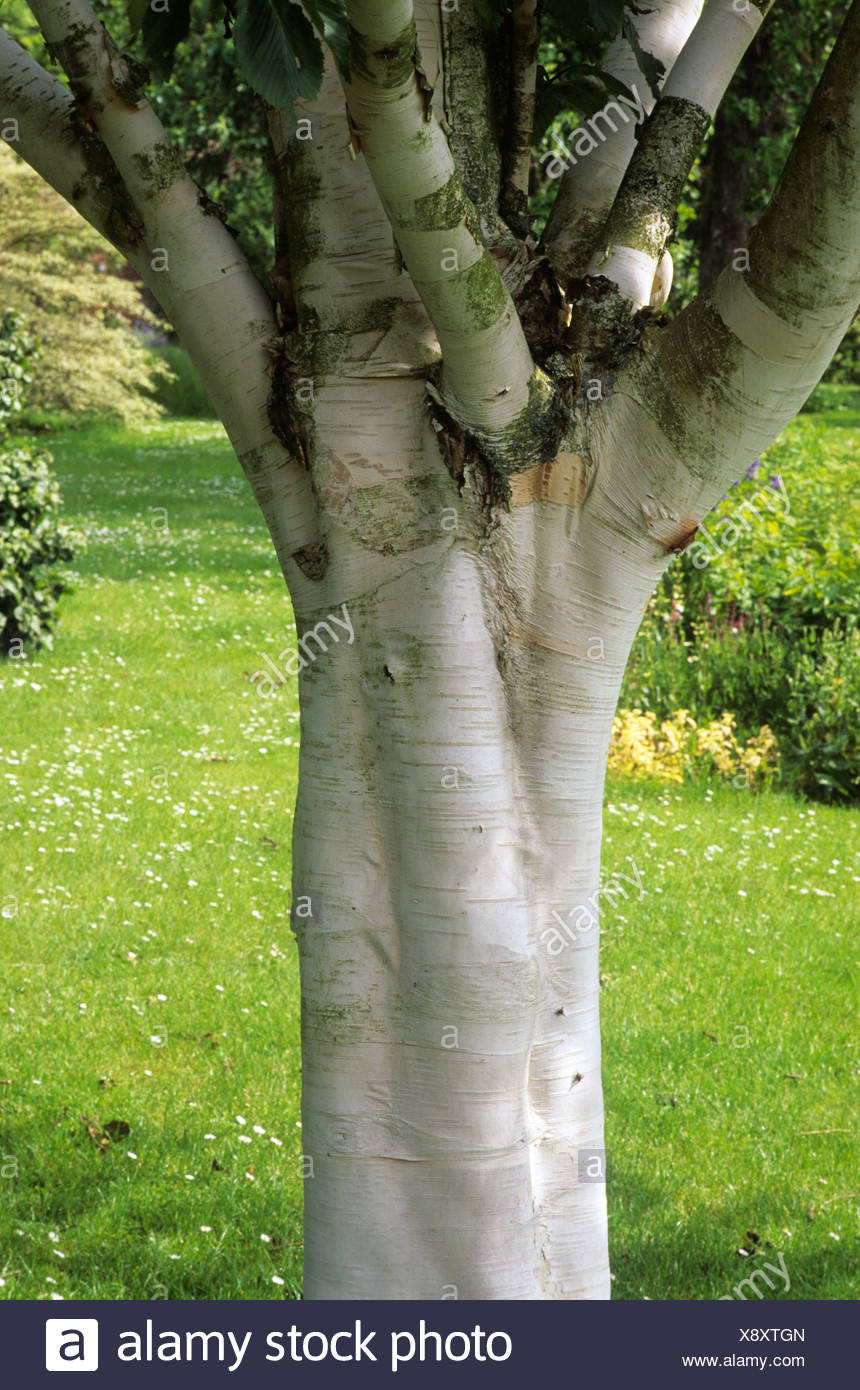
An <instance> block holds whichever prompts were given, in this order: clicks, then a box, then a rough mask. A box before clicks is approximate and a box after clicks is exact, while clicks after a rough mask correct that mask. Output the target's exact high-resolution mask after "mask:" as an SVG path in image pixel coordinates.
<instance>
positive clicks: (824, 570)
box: [620, 387, 860, 799]
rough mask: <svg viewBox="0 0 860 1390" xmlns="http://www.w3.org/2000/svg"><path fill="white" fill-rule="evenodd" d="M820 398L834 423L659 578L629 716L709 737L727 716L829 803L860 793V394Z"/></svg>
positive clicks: (726, 512)
mask: <svg viewBox="0 0 860 1390" xmlns="http://www.w3.org/2000/svg"><path fill="white" fill-rule="evenodd" d="M819 391H821V392H822V393H823V395H822V405H823V407H824V408H825V409H827V410H828V411H829V412H830V418H829V419H828V420H827V421H825V420H824V419H823V418H822V417H821V416H817V415H806V416H804V417H802V418H799V419H798V420H796V421H795V422H794V423H793V424H792V425H791V426H790V427H789V429H788V430H787V431H786V432H785V434H784V435H783V436H782V438H781V439H780V440H779V441H778V443H777V444H775V445H774V446H773V447H772V448H771V449H769V450H768V452H767V454H766V456H765V458H764V459H763V460H762V461H761V463H755V464H751V465H750V467H749V469H748V470H747V475H746V476H745V477H744V478H742V479H741V480H740V482H739V483H737V484H735V485H734V486H733V487H732V488H730V489H729V490H728V493H727V495H726V497H725V498H724V499H723V500H722V501H721V502H720V503H719V505H718V506H717V507H715V508H714V510H713V511H712V513H711V514H710V515H709V516H708V517H707V518H706V520H705V524H704V526H703V527H701V528H700V530H699V533H698V535H697V537H696V540H695V542H694V544H693V545H692V546H690V547H689V549H688V550H687V551H685V552H684V555H683V557H682V558H681V559H679V560H678V561H677V562H676V563H675V564H674V565H673V566H672V568H671V569H670V570H669V571H667V573H666V574H665V575H664V576H663V579H662V580H661V583H660V585H659V587H658V589H657V592H656V593H655V595H654V598H653V599H652V600H651V603H650V604H649V608H648V611H647V613H646V616H645V620H644V621H643V624H642V627H641V628H640V631H639V634H638V636H637V639H636V642H635V645H634V648H633V652H632V653H631V658H630V662H629V665H628V669H627V672H626V673H625V678H624V684H623V686H622V690H621V698H620V704H621V706H622V707H627V708H630V707H639V708H644V709H648V710H650V711H651V712H652V713H653V714H654V715H655V717H656V719H658V720H664V721H665V720H667V719H671V718H672V716H673V714H674V712H675V711H677V710H679V709H683V710H689V711H690V713H691V715H692V717H693V718H695V719H696V720H698V721H699V722H700V723H703V722H707V721H708V720H715V719H719V718H720V717H721V716H722V713H723V711H725V710H730V711H731V712H732V713H733V715H734V716H735V718H736V720H737V725H738V729H739V734H740V736H742V737H750V736H753V735H755V733H756V731H757V730H759V729H760V728H761V727H762V726H763V725H767V726H768V727H770V728H771V729H773V731H774V733H775V735H776V737H777V738H778V740H779V746H780V749H781V751H782V754H783V756H782V762H781V774H780V775H781V778H782V780H783V781H784V782H785V783H786V784H788V785H790V786H794V787H795V788H798V789H800V790H802V791H803V792H805V793H806V794H807V795H813V796H817V797H822V798H826V799H831V798H837V797H843V798H844V797H849V796H853V797H857V796H858V788H860V782H858V781H857V780H856V773H857V771H858V769H857V763H856V757H857V753H856V749H857V742H856V738H853V737H852V734H851V732H850V731H851V730H852V729H853V728H854V726H855V725H856V724H857V722H858V706H860V701H858V700H857V684H856V679H857V678H855V677H852V675H851V673H850V660H851V653H854V659H855V660H856V652H857V638H856V632H857V626H858V623H860V585H858V582H857V578H858V574H860V509H858V507H857V505H856V503H855V501H854V496H853V489H852V477H853V470H854V467H855V463H854V460H855V457H856V447H857V433H856V429H853V428H852V426H854V425H855V424H856V422H857V418H858V417H857V404H858V393H857V392H856V390H854V391H853V393H852V392H850V390H849V388H847V387H827V388H819ZM849 397H850V399H849ZM852 403H853V405H854V411H853V412H850V406H851V404H852ZM837 411H841V412H843V413H842V415H841V416H840V414H837V413H835V412H837ZM849 412H850V413H849ZM760 480H761V481H760ZM750 503H752V506H750ZM697 561H698V563H697ZM852 634H853V635H852ZM852 692H853V693H852ZM852 699H854V701H855V704H854V706H853V708H852V705H851V700H852Z"/></svg>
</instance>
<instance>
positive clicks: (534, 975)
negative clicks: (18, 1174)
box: [0, 0, 860, 1299]
mask: <svg viewBox="0 0 860 1390" xmlns="http://www.w3.org/2000/svg"><path fill="white" fill-rule="evenodd" d="M769 5H770V0H707V3H706V4H704V6H703V5H702V3H701V0H649V4H648V7H647V13H646V12H644V10H643V8H641V7H640V8H637V9H636V11H635V13H634V12H633V11H625V12H623V13H622V10H621V6H620V4H618V3H616V0H591V3H590V4H586V3H582V4H576V5H571V6H568V7H567V9H568V10H569V11H570V14H571V15H572V16H573V18H574V19H575V20H576V22H577V23H580V22H581V23H582V24H583V25H585V26H586V27H587V26H588V25H589V24H592V25H594V24H599V23H601V22H602V23H605V22H606V15H607V13H608V14H609V15H610V19H611V25H610V27H612V26H613V25H614V29H615V31H617V32H616V36H615V38H614V40H613V41H612V42H611V43H610V44H609V46H608V48H607V50H606V53H605V58H604V60H603V77H599V76H598V77H593V76H592V82H593V83H597V85H598V88H599V87H600V83H601V82H602V83H603V84H604V85H603V91H604V95H605V96H606V98H607V100H606V102H605V103H604V105H603V107H602V108H601V111H600V112H596V113H595V114H594V116H593V117H592V118H591V120H590V121H588V122H584V123H583V124H582V126H581V127H580V129H578V130H577V131H576V132H575V140H574V142H573V143H571V144H570V145H569V147H568V149H567V152H566V153H565V152H564V151H562V150H559V149H558V148H557V147H556V155H557V158H556V164H555V166H553V168H552V169H551V170H549V172H550V175H553V174H554V175H555V176H556V177H555V179H554V182H555V183H556V184H557V194H556V198H555V203H554V206H553V209H552V212H551V214H550V217H549V220H548V222H547V225H546V229H545V232H544V234H543V236H542V237H541V239H540V241H539V242H538V243H537V244H535V240H534V239H533V238H532V237H530V236H529V226H528V220H527V197H528V180H529V168H530V164H531V163H532V161H533V155H534V151H533V148H532V126H533V111H534V104H535V92H536V84H537V81H538V74H537V72H536V55H537V44H538V38H539V31H540V14H539V8H540V7H539V5H538V4H536V3H535V0H522V3H520V4H518V5H517V6H516V7H515V8H514V9H513V10H512V11H511V12H510V13H506V14H505V13H503V12H502V8H501V7H500V6H498V5H493V4H492V3H489V0H484V3H482V4H481V6H480V7H479V6H478V5H477V4H476V3H473V0H414V3H413V0H346V3H345V11H346V15H345V17H346V19H347V20H348V24H342V23H340V22H339V20H340V19H342V18H343V15H342V14H341V13H340V11H341V9H342V7H341V6H339V5H337V4H333V3H329V4H307V5H306V6H305V9H306V13H307V16H309V17H310V19H311V20H313V21H314V22H315V23H316V24H317V26H318V27H319V29H320V30H321V31H322V33H323V34H324V35H325V36H326V37H327V43H326V56H325V65H324V72H323V74H322V78H321V82H313V81H310V80H309V69H308V64H307V63H304V64H303V62H302V57H301V53H299V56H298V61H293V59H291V58H290V56H289V55H290V52H291V51H292V50H291V49H290V43H289V26H290V23H292V24H293V25H294V27H295V23H296V16H295V15H293V16H292V19H290V16H289V15H287V13H286V12H287V10H288V9H290V8H292V9H293V10H295V7H294V6H293V7H289V6H288V5H287V4H286V0H254V3H251V0H237V5H236V6H235V13H236V29H235V34H234V37H235V39H236V42H237V45H241V46H242V47H243V48H244V51H245V52H246V54H247V55H248V62H249V63H250V64H251V66H252V67H253V68H254V70H255V79H254V80H255V85H256V86H257V87H258V89H259V90H261V91H263V92H268V93H269V98H270V100H269V103H268V104H267V106H266V112H265V119H266V122H267V128H268V138H269V140H270V144H271V152H272V159H271V164H272V185H273V195H274V219H275V231H276V244H277V265H276V266H275V268H274V271H273V274H272V277H271V281H270V283H269V284H268V285H266V286H264V285H262V284H260V283H259V282H258V281H257V279H256V278H255V277H254V276H253V274H252V273H251V271H250V269H249V267H248V264H247V262H246V261H245V259H244V257H243V255H242V253H241V250H240V248H239V246H238V244H237V241H236V239H235V238H234V236H233V234H232V233H231V232H230V230H229V229H228V228H227V227H226V226H225V225H224V224H223V222H222V220H221V218H220V217H219V215H218V209H217V208H216V207H215V206H213V204H211V203H210V202H209V200H208V199H206V198H204V197H202V196H201V194H200V190H199V189H198V187H197V186H196V185H195V183H194V182H193V180H192V179H191V177H190V176H189V174H188V173H187V171H186V170H185V168H184V167H183V164H182V161H181V159H180V158H179V157H178V155H177V153H176V151H175V150H174V148H173V147H172V146H171V144H170V142H169V141H168V140H167V138H166V136H165V133H164V130H163V128H162V126H161V124H160V122H159V119H158V117H157V115H156V114H155V112H154V110H153V109H152V106H151V105H150V104H149V102H148V101H147V97H146V80H147V77H146V74H145V73H144V72H142V71H141V69H140V68H139V66H138V65H137V64H135V63H134V62H132V61H130V60H128V59H127V58H126V57H124V56H123V55H122V54H121V52H120V50H119V48H118V46H117V45H116V43H115V42H114V40H113V39H112V38H111V37H110V36H109V34H108V33H107V32H106V31H105V29H104V27H103V25H102V22H101V20H100V18H99V17H98V16H97V15H96V13H94V11H93V9H92V8H91V5H90V0H30V7H31V9H32V12H33V14H34V16H35V18H36V21H37V22H38V25H39V27H40V29H41V32H42V34H43V35H44V38H45V40H46V43H47V45H48V48H49V51H50V53H51V54H52V55H53V57H54V58H55V59H56V61H57V63H58V64H59V66H60V67H61V69H62V72H63V74H64V75H65V76H64V78H63V77H61V76H57V75H54V74H53V73H52V72H50V71H49V70H48V69H47V68H43V67H42V66H40V65H39V64H38V63H37V62H36V61H35V60H34V59H33V58H32V57H29V56H28V55H27V53H26V52H25V51H24V50H23V49H22V48H21V47H20V46H19V45H18V44H17V43H16V41H15V40H14V38H12V37H10V36H9V35H7V34H5V33H3V34H2V36H0V134H2V135H3V137H4V138H5V139H6V140H7V141H9V143H10V144H11V145H12V147H13V148H14V149H15V150H16V151H17V153H18V154H19V155H21V156H23V158H24V159H25V160H26V161H28V162H29V163H30V164H31V165H32V166H33V167H34V168H35V169H36V170H37V171H38V172H39V173H40V174H41V175H42V177H43V178H44V179H45V180H47V182H48V183H49V184H50V185H51V186H52V187H53V188H54V189H55V190H57V191H58V192H59V193H61V194H62V195H63V196H64V197H65V198H66V199H68V201H69V202H70V203H72V204H73V206H74V207H76V208H77V209H78V210H79V211H80V212H81V213H82V214H83V215H84V217H86V218H87V219H88V220H89V221H90V222H91V223H92V224H93V226H95V227H96V228H97V229H98V230H99V231H100V232H101V233H102V234H103V235H104V236H105V237H107V238H108V239H109V240H110V241H112V242H113V243H114V245H115V246H116V247H117V248H118V249H119V250H121V252H122V253H123V255H125V256H126V257H127V259H128V260H129V261H130V262H131V264H132V265H134V266H135V267H136V268H137V269H138V270H139V272H140V274H141V275H142V277H143V279H144V280H145V281H146V283H147V284H148V285H149V286H150V287H151V289H152V290H153V292H154V293H155V295H156V296H157V298H158V300H159V301H160V302H161V304H162V305H163V306H164V308H165V310H166V312H167V314H168V315H169V317H170V319H171V320H172V322H173V324H174V325H175V327H176V330H177V332H178V334H179V335H180V337H181V339H182V341H183V343H184V344H185V346H186V347H187V349H188V351H189V352H190V354H191V356H192V358H193V359H194V362H195V363H196V365H197V367H198V369H199V371H200V374H201V376H202V378H203V380H204V382H205V384H206V386H207V389H208V390H209V393H210V395H211V397H212V400H213V401H214V403H215V405H216V407H217V409H218V412H219V414H220V417H221V419H222V421H223V423H224V426H225V429H226V431H227V433H228V435H229V437H230V440H231V442H232V445H233V448H234V449H235V452H236V455H237V457H238V459H239V462H240V463H241V465H242V468H243V469H244V471H245V473H246V475H247V478H248V481H249V483H250V485H251V487H252V489H253V491H254V494H255V496H256V499H257V501H258V503H259V505H260V508H261V510H262V512H263V515H264V517H265V519H266V522H267V524H268V528H269V531H270V533H271V537H272V543H273V545H274V548H275V551H276V553H277V557H278V560H279V563H280V566H281V569H282V571H283V575H284V578H285V581H286V583H287V586H288V589H289V593H290V596H291V599H292V603H293V607H294V610H295V615H296V622H297V627H298V632H299V637H300V647H301V651H302V656H301V659H299V660H297V662H296V665H297V666H298V667H299V668H300V669H299V695H300V702H301V729H302V738H301V754H300V783H299V792H298V804H297V807H296V816H295V827H294V847H293V848H294V876H293V896H292V922H293V927H294V930H295V933H296V937H297V941H298V950H299V958H300V966H301V988H302V1015H303V1022H302V1065H303V1086H304V1096H303V1110H302V1114H303V1136H304V1145H305V1150H306V1171H307V1172H308V1174H309V1176H308V1180H307V1182H306V1184H305V1251H306V1253H305V1276H304V1279H305V1283H304V1289H305V1297H306V1298H313V1299H317V1298H334V1299H347V1298H358V1299H368V1298H393V1299H413V1298H415V1299H417V1298H428V1299H438V1298H455V1297H456V1298H461V1299H478V1298H490V1299H506V1298H515V1299H556V1298H570V1299H572V1298H606V1297H608V1296H609V1287H610V1285H609V1270H608V1262H607V1234H606V1207H605V1184H604V1182H603V1181H601V1180H597V1181H594V1180H592V1179H593V1178H594V1177H595V1176H596V1177H597V1178H598V1179H600V1178H601V1177H602V1173H601V1171H600V1159H599V1154H600V1151H601V1150H602V1148H603V1113H602V1099H601V1075H600V1034H599V1021H598V932H597V930H596V928H594V927H593V923H594V920H595V917H596V915H597V906H599V896H600V891H601V890H600V879H599V872H600V840H601V800H602V788H603V780H604V768H605V764H606V760H607V750H608V744H609V738H610V729H611V722H612V716H613V712H614V709H615V704H616V699H617V696H618V691H619V686H620V682H621V678H622V673H623V671H624V666H625V662H626V660H627V656H628V653H629V651H630V646H631V643H632V641H633V637H634V635H635V633H636V629H637V627H638V625H639V622H640V619H641V617H642V614H643V610H644V608H645V605H646V602H647V600H648V597H649V595H650V594H651V592H652V590H653V589H654V586H655V584H656V582H657V580H658V578H659V576H660V575H661V573H662V572H663V570H664V569H665V568H666V566H667V565H668V564H669V563H670V562H671V560H672V557H673V556H675V555H677V554H678V553H679V552H680V551H682V550H683V549H684V548H685V547H686V546H687V545H689V544H690V542H691V541H692V540H693V538H694V536H695V533H696V528H697V524H698V523H699V522H700V521H701V520H702V518H703V517H704V516H705V514H706V513H707V511H708V510H709V508H710V507H711V506H712V504H713V503H714V502H715V501H716V500H717V499H718V498H719V497H720V496H721V495H722V493H723V492H724V491H725V489H726V486H727V484H729V483H731V482H732V481H733V480H734V479H735V478H737V477H738V476H739V474H740V473H741V471H742V470H743V468H744V467H746V466H747V465H748V464H749V463H750V461H751V460H752V459H754V458H755V457H756V456H757V455H758V454H759V453H760V451H761V450H763V449H764V448H765V447H766V446H767V445H768V444H769V443H770V442H771V441H772V440H773V439H774V438H775V437H776V436H777V434H778V433H779V432H780V430H781V429H782V428H783V427H784V425H785V424H786V423H787V422H788V421H789V420H791V418H792V417H793V415H794V414H795V413H796V412H797V411H798V410H799V408H800V406H801V405H802V403H803V402H804V400H805V399H806V397H807V396H808V394H809V393H810V391H811V390H812V388H813V386H814V385H815V384H816V383H817V382H818V380H819V379H820V377H821V376H822V374H823V372H824V371H825V369H826V367H827V365H828V362H829V361H830V359H831V357H832V355H833V353H834V351H835V349H836V347H837V345H838V343H839V341H840V339H841V337H842V336H843V334H844V333H845V331H846V329H847V328H848V326H849V324H850V322H851V319H852V316H853V314H854V312H855V310H856V307H857V303H858V297H860V288H858V287H860V260H858V225H860V163H858V149H859V148H860V3H858V0H855V3H854V4H853V6H852V8H851V10H850V13H849V15H848V18H847V20H846V22H845V24H844V27H843V28H842V31H841V33H840V35H839V37H838V39H837V41H836V44H835V46H834V48H833V51H832V53H831V56H830V58H829V60H828V62H827V64H826V67H825V68H824V71H823V75H822V77H821V79H820V82H819V84H818V87H817V89H816V92H815V95H814V97H813V99H812V101H811V104H810V106H809V109H808V111H807V113H806V116H805V119H804V121H803V123H802V125H801V127H800V130H799V133H798V135H797V138H796V141H795V144H794V147H793V149H792V152H791V155H790V157H789V159H788V161H787V164H786V166H785V169H784V171H783V173H782V176H781V178H780V180H779V182H778V184H777V186H776V188H775V190H774V192H773V195H772V197H771V200H770V203H769V206H768V207H767V210H766V212H765V213H764V215H763V217H762V218H761V220H760V221H759V223H758V225H757V226H756V227H755V229H754V230H753V232H752V234H751V236H750V238H749V241H748V244H747V246H746V247H743V248H738V249H737V252H736V253H735V255H734V256H733V258H732V261H731V263H730V264H728V265H727V266H726V267H725V268H724V269H723V271H722V273H721V274H720V276H719V277H718V279H717V280H716V282H715V284H714V285H713V286H712V287H711V288H710V289H709V290H708V291H707V292H705V293H703V294H701V295H700V296H699V297H698V298H697V299H695V300H694V301H693V302H692V303H691V304H690V305H689V306H688V307H687V308H686V309H685V310H684V311H683V312H682V313H680V314H679V315H678V316H677V317H674V318H672V319H668V318H666V317H665V316H664V315H663V314H662V313H661V312H660V311H661V309H662V308H663V305H664V302H665V299H666V296H667V294H668V292H669V285H670V282H671V258H670V253H669V252H668V246H669V244H670V242H671V240H672V235H673V228H674V213H675V208H676V205H677V203H678V201H679V199H680V196H681V193H682V190H683V187H684V183H685V180H686V179H687V177H688V174H689V172H690V169H691V167H692V164H693V162H694V160H695V157H696V153H697V151H698V149H699V146H700V142H701V141H702V139H703V137H704V135H705V134H706V132H707V130H708V127H709V124H710V122H711V120H712V118H713V116H714V113H715V111H716V109H717V107H718V104H719V102H720V100H721V98H722V95H723V93H724V91H725V89H726V87H727V85H728V83H729V81H730V79H731V77H732V73H733V72H734V70H735V68H736V66H737V64H738V62H739V61H740V59H741V57H742V55H743V53H744V51H745V49H746V48H747V46H748V44H749V43H750V41H751V40H752V38H753V36H754V35H755V34H756V32H757V30H758V29H759V26H760V25H761V23H762V22H763V21H764V20H765V17H766V11H767V10H768V8H769ZM230 8H231V9H233V8H234V7H233V6H231V7H230ZM548 8H549V9H550V11H551V12H553V13H561V12H562V11H563V10H564V8H565V7H564V6H555V7H553V6H549V7H548ZM186 13H187V5H186ZM299 17H300V18H301V16H299ZM273 24H274V26H275V27H274V28H272V25H273ZM304 25H305V26H306V28H307V31H309V32H311V33H312V31H310V29H309V25H308V24H307V19H305V20H304ZM622 25H623V27H622ZM306 28H305V27H300V29H298V30H295V32H297V33H299V36H300V39H301V40H302V42H306V40H307V34H306ZM273 34H276V35H279V36H280V38H283V37H284V35H286V39H285V40H284V43H283V44H281V43H280V42H279V43H278V44H275V43H273V42H271V38H272V35H273ZM267 35H268V37H267ZM302 36H304V37H302ZM296 42H297V43H298V41H296ZM313 42H314V43H316V42H317V40H316V39H315V38H314V39H313ZM299 47H300V44H299ZM293 57H295V54H294V55H293ZM311 66H312V65H311ZM287 67H289V71H288V72H287V71H286V68H287ZM311 75H312V74H311ZM285 83H286V84H287V86H288V87H289V90H290V92H291V93H292V95H293V96H294V97H295V100H294V101H293V102H292V103H290V102H289V101H282V102H281V104H280V106H279V105H278V104H277V96H278V92H279V91H280V90H281V88H282V87H283V86H284V84H285ZM290 84H291V86H290ZM317 88H318V89H317ZM622 92H629V93H632V94H633V98H634V99H632V100H630V99H628V102H627V105H624V103H623V101H622V96H621V95H620V94H621V93H622ZM613 94H614V95H613ZM273 98H275V99H273ZM610 98H612V99H611V100H610ZM640 108H641V109H640ZM628 117H629V118H628ZM338 619H339V620H340V624H341V626H340V627H339V628H338V626H337V620H338ZM335 635H337V636H338V637H339V640H338V641H337V642H335V641H334V640H333V638H334V636H335ZM260 684H261V686H262V685H263V681H262V679H261V681H260ZM264 694H265V692H264V691H263V690H261V696H262V695H264ZM589 905H591V906H589ZM571 923H576V924H579V925H576V926H569V924H571ZM560 924H565V926H564V927H562V925H560ZM643 949H647V943H643ZM627 1142H629V1143H631V1144H632V1143H635V1136H629V1138H628V1141H627ZM593 1163H596V1164H597V1167H596V1168H594V1167H593V1166H592V1165H593Z"/></svg>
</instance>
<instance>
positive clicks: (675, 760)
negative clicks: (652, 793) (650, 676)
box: [609, 709, 779, 791]
mask: <svg viewBox="0 0 860 1390" xmlns="http://www.w3.org/2000/svg"><path fill="white" fill-rule="evenodd" d="M778 767H779V752H778V748H777V742H776V739H775V738H774V735H773V733H772V732H771V730H770V729H769V728H768V727H767V725H763V726H762V728H761V729H760V730H759V731H758V733H757V734H756V735H755V736H754V737H752V738H749V739H747V740H746V741H745V743H741V742H740V741H739V740H738V738H737V735H736V733H735V719H734V717H733V716H732V715H731V714H727V713H726V714H723V715H722V716H721V718H720V719H715V720H712V721H711V722H710V723H709V724H702V725H698V724H697V723H696V721H695V719H693V717H692V716H691V714H690V712H689V710H686V709H679V710H676V711H675V713H674V714H672V715H671V716H670V717H669V718H668V719H664V720H662V721H661V722H660V723H658V722H657V716H656V715H655V714H654V712H653V710H648V711H643V710H641V709H622V710H619V712H618V714H617V715H616V716H615V719H614V720H613V722H612V740H611V743H610V745H609V770H610V771H611V772H617V773H622V774H624V775H626V776H628V777H653V778H656V779H657V780H658V781H660V782H682V781H683V780H684V778H685V776H691V775H697V774H705V775H709V774H712V773H716V774H717V775H718V776H720V777H722V778H724V779H726V780H731V781H733V782H734V783H735V784H736V785H737V784H739V783H741V782H742V783H743V785H745V786H748V787H750V788H752V789H753V790H756V791H757V790H761V789H762V788H765V787H768V786H770V784H771V782H772V781H773V780H774V777H775V774H776V772H777V769H778Z"/></svg>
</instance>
